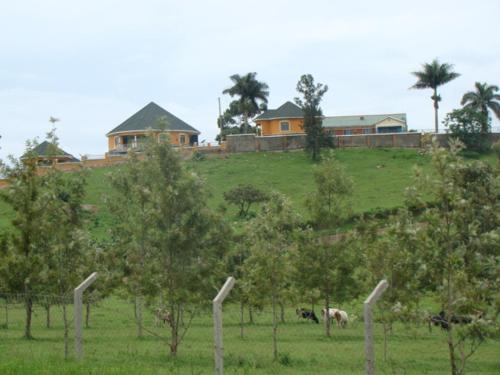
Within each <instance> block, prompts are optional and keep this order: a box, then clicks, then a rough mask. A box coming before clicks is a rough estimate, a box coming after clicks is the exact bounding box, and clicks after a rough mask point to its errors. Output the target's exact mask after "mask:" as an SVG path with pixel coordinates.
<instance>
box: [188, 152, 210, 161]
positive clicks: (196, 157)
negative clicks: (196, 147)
mask: <svg viewBox="0 0 500 375" xmlns="http://www.w3.org/2000/svg"><path fill="white" fill-rule="evenodd" d="M206 158H207V155H205V154H204V153H202V152H200V151H195V152H193V156H192V157H191V159H192V160H193V161H203V160H206Z"/></svg>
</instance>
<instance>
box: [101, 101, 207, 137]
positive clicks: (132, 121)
mask: <svg viewBox="0 0 500 375" xmlns="http://www.w3.org/2000/svg"><path fill="white" fill-rule="evenodd" d="M161 119H164V120H165V121H166V129H165V130H167V131H169V130H170V131H172V130H173V131H185V132H190V133H196V134H200V132H199V131H198V130H196V129H195V128H193V127H192V126H191V125H189V124H187V123H185V122H184V121H182V120H181V119H180V118H178V117H175V116H174V115H173V114H171V113H170V112H168V111H166V110H165V109H163V108H162V107H160V106H159V105H158V104H156V103H154V102H151V103H149V104H148V105H147V106H145V107H144V108H142V109H141V110H139V111H138V112H137V113H135V114H133V115H132V116H130V117H129V118H128V119H126V120H125V121H124V122H122V123H121V124H120V125H118V126H117V127H116V128H114V129H113V130H111V131H110V132H109V133H108V134H106V135H107V136H109V135H111V134H115V133H122V132H131V131H146V130H148V129H154V130H161V128H160V126H159V125H160V124H159V121H160V120H161Z"/></svg>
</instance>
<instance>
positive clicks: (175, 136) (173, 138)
mask: <svg viewBox="0 0 500 375" xmlns="http://www.w3.org/2000/svg"><path fill="white" fill-rule="evenodd" d="M147 134H148V133H145V132H142V133H139V132H138V133H121V134H120V133H118V134H113V135H111V136H109V137H108V151H111V150H114V149H115V148H116V146H115V137H118V136H129V137H133V136H134V135H137V136H144V135H147ZM182 134H184V136H185V137H186V143H185V145H186V146H189V137H190V136H191V135H192V134H191V133H183V132H176V131H169V132H168V135H169V137H170V144H172V145H175V146H179V145H180V143H179V140H180V136H181V135H182ZM154 135H155V137H156V138H157V139H159V136H160V133H159V132H155V133H154Z"/></svg>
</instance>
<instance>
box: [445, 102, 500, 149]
mask: <svg viewBox="0 0 500 375" xmlns="http://www.w3.org/2000/svg"><path fill="white" fill-rule="evenodd" d="M444 125H445V126H446V127H448V128H449V129H450V130H451V134H452V136H453V137H455V138H457V139H458V140H460V141H461V142H462V143H463V144H464V145H465V147H466V148H467V150H468V151H476V152H480V153H484V152H486V151H488V150H489V149H490V139H489V134H490V123H489V119H488V117H486V116H485V115H484V114H483V113H481V112H477V111H474V110H471V109H469V108H462V109H455V110H453V111H452V112H450V113H448V114H447V115H446V119H445V120H444Z"/></svg>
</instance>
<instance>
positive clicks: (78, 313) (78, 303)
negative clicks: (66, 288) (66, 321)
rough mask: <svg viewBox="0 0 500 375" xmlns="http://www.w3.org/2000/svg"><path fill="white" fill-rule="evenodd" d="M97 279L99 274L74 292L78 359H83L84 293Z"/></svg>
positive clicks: (93, 275) (94, 275)
mask: <svg viewBox="0 0 500 375" xmlns="http://www.w3.org/2000/svg"><path fill="white" fill-rule="evenodd" d="M96 278H97V272H94V273H92V274H91V275H90V276H89V277H87V278H86V279H85V281H84V282H82V283H81V284H80V285H78V286H77V287H76V288H75V292H74V316H75V356H76V359H77V360H78V359H82V357H83V344H82V310H83V303H82V298H83V292H84V291H85V289H87V288H88V287H89V286H90V285H91V284H92V283H93V282H94V281H95V279H96Z"/></svg>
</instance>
